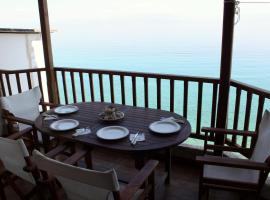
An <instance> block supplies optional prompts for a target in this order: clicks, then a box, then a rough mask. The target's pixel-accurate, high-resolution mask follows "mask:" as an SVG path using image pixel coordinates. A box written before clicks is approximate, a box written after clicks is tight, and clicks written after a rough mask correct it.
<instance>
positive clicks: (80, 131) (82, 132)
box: [72, 128, 92, 137]
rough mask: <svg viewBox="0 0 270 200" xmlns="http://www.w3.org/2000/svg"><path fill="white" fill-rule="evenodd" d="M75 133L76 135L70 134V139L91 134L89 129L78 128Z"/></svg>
mask: <svg viewBox="0 0 270 200" xmlns="http://www.w3.org/2000/svg"><path fill="white" fill-rule="evenodd" d="M75 131H76V133H74V134H72V137H77V136H80V135H87V134H90V133H91V132H92V131H91V129H90V128H78V129H76V130H75Z"/></svg>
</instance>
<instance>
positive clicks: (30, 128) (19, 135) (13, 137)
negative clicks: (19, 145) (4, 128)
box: [7, 127, 33, 140]
mask: <svg viewBox="0 0 270 200" xmlns="http://www.w3.org/2000/svg"><path fill="white" fill-rule="evenodd" d="M32 130H33V128H32V127H29V128H26V129H24V130H22V131H19V132H16V133H13V134H11V135H9V136H7V138H9V139H12V140H16V139H18V138H21V137H22V136H24V135H25V134H28V133H29V132H31V131H32Z"/></svg>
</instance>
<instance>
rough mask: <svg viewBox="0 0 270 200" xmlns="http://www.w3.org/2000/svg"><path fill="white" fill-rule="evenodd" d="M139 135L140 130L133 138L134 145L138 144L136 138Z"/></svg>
mask: <svg viewBox="0 0 270 200" xmlns="http://www.w3.org/2000/svg"><path fill="white" fill-rule="evenodd" d="M138 135H139V131H138V132H137V133H136V134H135V135H134V138H133V140H132V141H131V144H133V145H135V144H136V142H137V141H136V139H137V137H138Z"/></svg>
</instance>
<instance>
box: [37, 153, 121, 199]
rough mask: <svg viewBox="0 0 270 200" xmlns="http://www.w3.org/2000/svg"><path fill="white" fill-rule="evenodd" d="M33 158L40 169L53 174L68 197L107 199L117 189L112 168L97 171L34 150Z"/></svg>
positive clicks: (116, 181)
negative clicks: (69, 163)
mask: <svg viewBox="0 0 270 200" xmlns="http://www.w3.org/2000/svg"><path fill="white" fill-rule="evenodd" d="M33 159H34V162H35V163H36V165H37V167H38V168H39V169H40V170H43V171H46V172H47V173H48V174H50V175H53V176H54V177H56V178H57V179H58V181H59V182H60V183H61V185H62V187H63V189H64V190H65V192H66V194H67V197H68V199H77V200H86V199H96V200H102V199H108V197H109V196H110V197H111V194H112V192H113V191H119V188H120V187H119V183H118V180H117V175H116V172H115V171H114V169H112V170H109V171H105V172H99V171H95V170H89V169H84V168H80V167H75V166H72V165H67V164H65V163H62V162H59V161H56V160H53V159H50V158H48V157H46V156H44V155H43V154H41V153H40V152H39V151H37V150H34V152H33Z"/></svg>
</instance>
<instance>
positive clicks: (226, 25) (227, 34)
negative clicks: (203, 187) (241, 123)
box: [215, 0, 236, 154]
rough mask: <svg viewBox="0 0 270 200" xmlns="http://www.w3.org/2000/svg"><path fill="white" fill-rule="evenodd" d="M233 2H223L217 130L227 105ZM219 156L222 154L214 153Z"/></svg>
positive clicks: (219, 139) (224, 119)
mask: <svg viewBox="0 0 270 200" xmlns="http://www.w3.org/2000/svg"><path fill="white" fill-rule="evenodd" d="M235 5H236V1H235V0H224V14H223V33H222V52H221V66H220V87H219V97H218V110H217V123H216V127H217V128H226V126H227V115H228V105H229V93H230V80H231V67H232V52H233V33H234V20H235V19H234V17H235ZM224 139H225V138H224V136H219V137H217V138H216V141H215V144H217V145H223V144H224ZM215 153H216V154H221V153H222V152H215Z"/></svg>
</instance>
